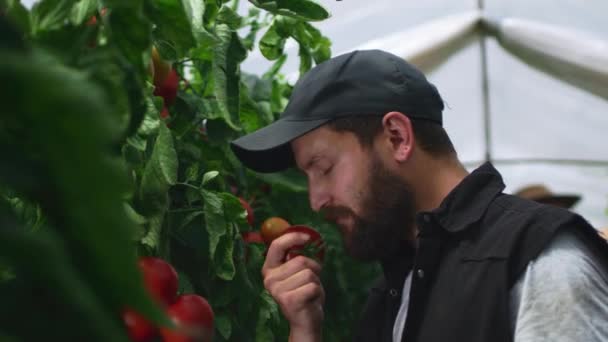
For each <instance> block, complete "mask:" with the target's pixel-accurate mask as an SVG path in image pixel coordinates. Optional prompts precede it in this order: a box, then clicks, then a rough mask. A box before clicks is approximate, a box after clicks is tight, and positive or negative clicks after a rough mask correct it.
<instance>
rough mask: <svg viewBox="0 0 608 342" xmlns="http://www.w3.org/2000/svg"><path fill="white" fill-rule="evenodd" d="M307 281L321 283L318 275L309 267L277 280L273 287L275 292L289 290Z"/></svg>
mask: <svg viewBox="0 0 608 342" xmlns="http://www.w3.org/2000/svg"><path fill="white" fill-rule="evenodd" d="M308 283H314V284H319V285H321V281H320V280H319V277H318V276H317V275H316V274H315V273H314V272H313V271H311V270H310V269H309V268H306V269H303V270H301V271H300V272H298V273H296V274H294V275H292V276H291V277H289V278H287V279H285V280H283V281H281V282H278V283H277V284H276V286H275V288H274V289H273V292H275V293H281V292H289V291H292V290H295V289H297V288H299V287H302V286H304V285H306V284H308Z"/></svg>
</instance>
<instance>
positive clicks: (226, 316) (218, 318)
mask: <svg viewBox="0 0 608 342" xmlns="http://www.w3.org/2000/svg"><path fill="white" fill-rule="evenodd" d="M230 316H231V315H230V313H225V312H220V313H218V314H217V315H215V327H216V329H217V330H218V331H219V332H220V334H221V335H222V337H223V338H225V339H226V340H230V336H231V335H232V322H231V321H230Z"/></svg>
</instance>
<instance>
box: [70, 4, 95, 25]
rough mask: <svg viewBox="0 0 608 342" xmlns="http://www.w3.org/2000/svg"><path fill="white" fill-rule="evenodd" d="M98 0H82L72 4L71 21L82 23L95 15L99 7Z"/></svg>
mask: <svg viewBox="0 0 608 342" xmlns="http://www.w3.org/2000/svg"><path fill="white" fill-rule="evenodd" d="M97 6H98V1H97V0H81V1H78V2H77V3H75V4H74V6H72V11H71V13H70V22H71V23H72V24H74V25H76V26H78V25H81V24H82V23H83V22H85V21H86V20H89V18H91V16H94V15H95V10H96V9H97Z"/></svg>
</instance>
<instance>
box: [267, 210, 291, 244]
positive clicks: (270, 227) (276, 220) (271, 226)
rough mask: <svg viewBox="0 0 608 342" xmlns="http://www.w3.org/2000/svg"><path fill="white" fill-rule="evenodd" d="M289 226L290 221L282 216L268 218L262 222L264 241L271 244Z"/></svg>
mask: <svg viewBox="0 0 608 342" xmlns="http://www.w3.org/2000/svg"><path fill="white" fill-rule="evenodd" d="M289 226H290V224H289V222H287V221H285V220H284V219H282V218H280V217H276V216H275V217H271V218H268V219H266V221H264V223H262V227H261V228H260V234H262V239H264V243H266V245H270V243H271V242H272V240H274V239H276V238H278V237H279V236H281V235H283V233H284V232H285V230H286V229H287V228H288V227H289Z"/></svg>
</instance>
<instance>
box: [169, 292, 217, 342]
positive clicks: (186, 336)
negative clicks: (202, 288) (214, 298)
mask: <svg viewBox="0 0 608 342" xmlns="http://www.w3.org/2000/svg"><path fill="white" fill-rule="evenodd" d="M167 315H168V316H169V318H170V319H171V320H172V321H173V323H174V324H175V326H176V328H175V329H169V328H166V327H163V328H161V329H160V333H161V335H162V337H163V340H164V341H165V342H195V341H196V342H211V341H212V340H213V321H214V315H213V310H212V309H211V306H210V305H209V303H208V302H207V300H205V298H203V297H201V296H197V295H194V294H190V295H183V296H179V297H178V298H177V300H176V301H175V303H173V305H171V306H170V307H169V309H167Z"/></svg>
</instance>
